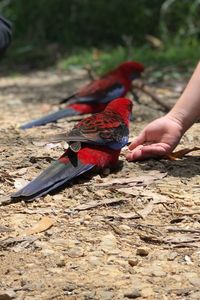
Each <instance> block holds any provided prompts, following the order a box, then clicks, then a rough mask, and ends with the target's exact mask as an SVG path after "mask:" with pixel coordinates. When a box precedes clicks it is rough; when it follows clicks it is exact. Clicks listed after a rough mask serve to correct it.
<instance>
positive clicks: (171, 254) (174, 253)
mask: <svg viewBox="0 0 200 300" xmlns="http://www.w3.org/2000/svg"><path fill="white" fill-rule="evenodd" d="M177 256H178V253H177V252H171V253H169V255H168V258H167V259H168V260H169V261H173V260H174V259H175V258H176V257H177Z"/></svg>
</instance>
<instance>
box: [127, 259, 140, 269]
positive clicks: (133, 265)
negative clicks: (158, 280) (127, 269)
mask: <svg viewBox="0 0 200 300" xmlns="http://www.w3.org/2000/svg"><path fill="white" fill-rule="evenodd" d="M138 262H139V260H138V259H137V257H133V258H130V259H129V260H128V263H129V265H130V266H131V267H135V266H137V264H138Z"/></svg>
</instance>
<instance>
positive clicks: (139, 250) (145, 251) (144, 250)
mask: <svg viewBox="0 0 200 300" xmlns="http://www.w3.org/2000/svg"><path fill="white" fill-rule="evenodd" d="M148 254H149V249H148V248H146V247H140V248H137V250H136V255H139V256H147V255H148Z"/></svg>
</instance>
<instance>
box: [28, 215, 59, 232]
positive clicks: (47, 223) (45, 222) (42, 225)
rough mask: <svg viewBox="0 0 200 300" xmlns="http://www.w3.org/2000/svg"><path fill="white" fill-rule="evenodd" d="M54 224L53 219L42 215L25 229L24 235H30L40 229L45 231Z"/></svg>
mask: <svg viewBox="0 0 200 300" xmlns="http://www.w3.org/2000/svg"><path fill="white" fill-rule="evenodd" d="M53 224H54V221H53V220H52V219H51V218H49V217H43V218H42V219H41V220H40V221H39V222H38V223H37V224H36V225H35V226H33V227H31V228H28V229H27V230H25V235H32V234H35V233H39V232H42V231H46V230H47V229H49V228H50V227H51V226H52V225H53Z"/></svg>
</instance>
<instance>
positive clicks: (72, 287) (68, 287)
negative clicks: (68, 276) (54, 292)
mask: <svg viewBox="0 0 200 300" xmlns="http://www.w3.org/2000/svg"><path fill="white" fill-rule="evenodd" d="M76 288H77V287H76V285H75V284H74V283H73V282H68V283H66V284H65V286H64V287H63V291H65V292H73V291H74V290H75V289H76Z"/></svg>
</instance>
